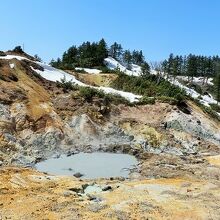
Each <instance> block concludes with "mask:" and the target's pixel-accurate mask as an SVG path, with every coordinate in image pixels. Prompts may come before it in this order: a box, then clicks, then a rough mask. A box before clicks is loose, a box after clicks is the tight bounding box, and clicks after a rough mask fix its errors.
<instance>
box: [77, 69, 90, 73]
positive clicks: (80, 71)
mask: <svg viewBox="0 0 220 220" xmlns="http://www.w3.org/2000/svg"><path fill="white" fill-rule="evenodd" d="M74 72H76V73H87V72H86V71H85V70H84V69H74Z"/></svg>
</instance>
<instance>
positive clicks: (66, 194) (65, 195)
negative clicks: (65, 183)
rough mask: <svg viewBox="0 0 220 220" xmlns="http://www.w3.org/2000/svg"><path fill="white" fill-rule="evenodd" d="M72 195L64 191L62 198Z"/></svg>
mask: <svg viewBox="0 0 220 220" xmlns="http://www.w3.org/2000/svg"><path fill="white" fill-rule="evenodd" d="M72 195H73V193H72V192H70V191H65V192H64V193H63V196H64V197H69V196H72Z"/></svg>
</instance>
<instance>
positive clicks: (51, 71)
mask: <svg viewBox="0 0 220 220" xmlns="http://www.w3.org/2000/svg"><path fill="white" fill-rule="evenodd" d="M14 58H15V59H18V60H23V59H27V58H25V57H21V56H14V55H7V56H4V57H0V59H8V60H10V59H14ZM27 60H28V59H27ZM32 62H33V61H32ZM36 63H37V64H39V65H40V66H42V67H43V68H44V71H41V70H37V69H34V68H33V67H31V68H32V69H33V70H34V71H35V72H37V73H38V74H40V75H41V76H42V77H43V78H45V79H47V80H50V81H53V82H56V81H59V82H60V81H61V79H63V78H65V79H66V80H67V81H71V82H73V83H75V84H76V85H79V86H85V87H91V88H95V89H98V90H102V91H103V92H105V93H106V94H110V93H111V94H116V95H120V96H122V97H124V98H125V99H127V100H129V101H130V102H135V101H138V100H139V99H140V98H141V97H142V96H139V95H135V94H133V93H130V92H123V91H119V90H116V89H113V88H110V87H94V86H90V85H87V84H85V83H82V82H80V81H79V80H77V79H76V78H75V77H74V76H73V75H70V74H68V73H66V72H64V71H62V70H58V69H56V68H54V67H52V66H50V65H47V64H43V63H40V62H36Z"/></svg>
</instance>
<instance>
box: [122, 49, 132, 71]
mask: <svg viewBox="0 0 220 220" xmlns="http://www.w3.org/2000/svg"><path fill="white" fill-rule="evenodd" d="M123 62H124V63H125V65H126V67H127V68H128V69H131V63H132V55H131V52H130V51H129V50H125V51H124V53H123Z"/></svg>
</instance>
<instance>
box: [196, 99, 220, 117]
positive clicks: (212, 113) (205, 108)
mask: <svg viewBox="0 0 220 220" xmlns="http://www.w3.org/2000/svg"><path fill="white" fill-rule="evenodd" d="M193 101H194V102H195V103H196V104H197V106H199V107H200V108H201V109H202V111H203V112H205V113H207V114H209V115H210V116H211V117H212V118H215V119H217V120H219V121H220V116H219V115H218V114H217V113H216V110H215V109H214V108H215V107H216V106H215V105H213V104H210V106H211V107H208V106H205V105H203V104H201V103H200V101H199V99H193ZM213 107H214V108H213Z"/></svg>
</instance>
